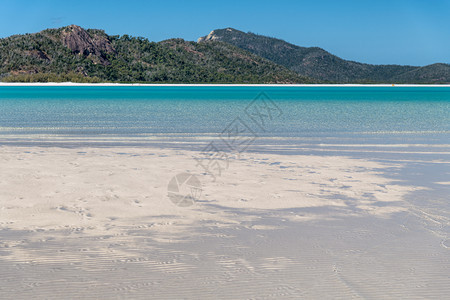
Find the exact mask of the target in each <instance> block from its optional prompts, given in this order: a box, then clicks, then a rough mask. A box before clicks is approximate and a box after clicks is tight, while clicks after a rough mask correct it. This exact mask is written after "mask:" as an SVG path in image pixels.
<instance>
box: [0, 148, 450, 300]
mask: <svg viewBox="0 0 450 300" xmlns="http://www.w3.org/2000/svg"><path fill="white" fill-rule="evenodd" d="M195 157H198V153H196V152H191V151H187V150H171V149H151V148H126V147H116V148H73V149H70V148H44V147H27V148H23V147H12V146H11V147H10V146H3V147H0V163H1V166H2V170H1V172H0V237H1V240H0V269H1V270H2V271H1V272H0V298H10V297H11V296H12V295H14V297H15V298H30V297H35V298H39V299H51V298H52V299H62V298H79V299H86V298H102V299H111V298H128V299H130V298H131V299H148V298H157V299H161V298H168V299H174V298H177V299H180V298H191V299H200V298H219V299H245V298H274V299H279V298H283V297H286V298H299V297H305V298H335V297H341V298H348V297H353V298H380V297H382V298H398V297H403V298H405V297H406V298H411V299H412V298H420V297H425V298H433V297H434V298H444V297H445V296H448V295H449V292H450V285H449V284H448V280H449V278H448V270H449V268H450V263H449V257H450V255H449V254H450V253H449V252H448V251H449V246H450V241H449V239H448V218H446V217H445V215H437V214H436V213H433V212H432V211H429V210H424V209H422V208H420V207H418V206H414V205H413V203H411V202H409V201H408V200H407V199H408V195H410V194H411V193H416V192H420V191H422V190H425V189H426V188H425V187H422V186H420V185H408V184H407V183H405V182H400V181H395V180H392V179H389V178H388V177H387V176H386V170H396V171H398V170H400V169H401V168H402V165H401V164H396V163H386V162H376V161H371V160H366V159H355V158H350V157H343V156H327V157H325V156H315V155H276V154H254V153H243V154H241V155H240V156H232V157H230V158H229V160H228V168H226V169H223V170H222V174H221V176H216V177H215V178H213V177H212V176H211V175H210V174H207V173H205V172H204V170H203V169H202V168H201V167H199V166H198V165H197V161H196V160H195V159H194V158H195ZM221 163H224V161H221ZM185 172H188V173H190V174H193V175H194V176H195V177H196V178H197V179H198V180H199V181H200V182H201V195H200V196H199V195H198V194H196V196H197V197H198V198H196V199H194V200H195V201H194V203H193V204H192V205H190V206H186V207H182V206H179V205H176V204H174V203H173V201H171V199H170V198H169V196H168V185H169V182H170V181H171V179H172V178H173V177H174V176H175V175H177V174H179V173H185ZM440 184H441V185H445V184H448V182H447V181H442V182H440ZM190 192H191V190H190V189H184V190H181V194H183V193H186V195H188V194H189V195H190Z"/></svg>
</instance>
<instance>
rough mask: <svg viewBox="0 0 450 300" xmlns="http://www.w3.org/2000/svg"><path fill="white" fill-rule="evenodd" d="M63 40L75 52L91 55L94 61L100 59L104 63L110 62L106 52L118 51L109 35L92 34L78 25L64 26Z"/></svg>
mask: <svg viewBox="0 0 450 300" xmlns="http://www.w3.org/2000/svg"><path fill="white" fill-rule="evenodd" d="M61 40H62V42H63V44H64V45H65V46H66V47H68V48H69V49H70V50H72V52H73V53H76V54H82V55H84V56H91V57H92V58H93V59H94V61H95V60H98V62H100V63H102V64H104V65H108V64H109V61H108V59H107V55H106V54H108V53H116V50H115V49H114V47H113V46H112V45H111V42H110V41H109V39H108V36H107V35H101V34H92V35H91V34H89V33H88V32H87V31H86V30H84V29H83V28H81V27H80V26H77V25H70V26H67V27H66V28H64V29H63V31H62V33H61Z"/></svg>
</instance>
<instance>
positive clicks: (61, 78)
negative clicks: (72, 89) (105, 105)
mask: <svg viewBox="0 0 450 300" xmlns="http://www.w3.org/2000/svg"><path fill="white" fill-rule="evenodd" d="M2 81H4V82H76V83H99V82H104V80H102V79H100V78H98V77H87V76H84V75H81V74H76V73H69V74H52V73H37V74H17V75H8V76H6V77H4V78H2Z"/></svg>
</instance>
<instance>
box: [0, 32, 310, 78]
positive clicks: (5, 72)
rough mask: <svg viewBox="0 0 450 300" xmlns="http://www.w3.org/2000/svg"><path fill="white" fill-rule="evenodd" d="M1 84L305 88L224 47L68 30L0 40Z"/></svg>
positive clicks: (277, 69) (287, 74)
mask: <svg viewBox="0 0 450 300" xmlns="http://www.w3.org/2000/svg"><path fill="white" fill-rule="evenodd" d="M0 77H1V80H2V81H23V82H30V81H40V82H47V81H74V82H100V81H102V82H104V81H111V82H153V83H305V82H311V80H310V79H307V78H305V77H303V76H300V75H298V74H297V73H295V72H293V71H291V70H288V69H287V68H285V67H283V66H280V65H277V64H275V63H273V62H271V61H269V60H267V59H264V58H261V57H259V56H256V55H254V54H251V53H249V52H247V51H245V50H242V49H240V48H237V47H235V46H232V45H230V44H227V43H223V42H213V43H206V44H205V43H202V44H198V43H195V42H188V41H184V40H181V39H171V40H167V41H163V42H159V43H155V42H150V41H148V40H147V39H145V38H141V37H131V36H128V35H123V36H109V35H107V34H106V33H105V32H104V31H102V30H94V29H88V30H85V29H83V28H81V27H79V26H76V25H71V26H67V27H63V28H59V29H47V30H44V31H41V32H39V33H34V34H25V35H15V36H11V37H8V38H4V39H0Z"/></svg>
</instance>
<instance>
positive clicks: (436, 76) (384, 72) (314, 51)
mask: <svg viewBox="0 0 450 300" xmlns="http://www.w3.org/2000/svg"><path fill="white" fill-rule="evenodd" d="M217 41H222V42H226V43H229V44H231V45H234V46H236V47H239V48H241V49H243V50H246V51H249V52H251V53H253V54H256V55H258V56H261V57H264V58H266V59H268V60H271V61H273V62H275V63H277V64H279V65H282V66H285V67H286V68H289V69H290V70H292V71H295V72H296V73H298V74H299V75H301V76H306V77H310V78H313V79H316V80H318V81H322V82H331V83H394V82H395V83H448V82H450V65H448V64H434V65H430V66H426V67H413V66H399V65H370V64H363V63H358V62H353V61H347V60H344V59H341V58H339V57H337V56H335V55H332V54H330V53H329V52H327V51H325V50H323V49H321V48H317V47H311V48H305V47H300V46H296V45H293V44H290V43H287V42H285V41H283V40H279V39H275V38H271V37H266V36H262V35H257V34H253V33H245V32H242V31H239V30H236V29H232V28H226V29H218V30H214V31H212V32H211V33H210V34H209V35H208V36H206V37H202V38H200V39H199V42H200V43H210V42H217Z"/></svg>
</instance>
